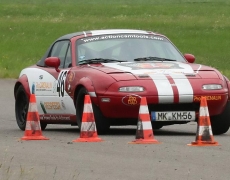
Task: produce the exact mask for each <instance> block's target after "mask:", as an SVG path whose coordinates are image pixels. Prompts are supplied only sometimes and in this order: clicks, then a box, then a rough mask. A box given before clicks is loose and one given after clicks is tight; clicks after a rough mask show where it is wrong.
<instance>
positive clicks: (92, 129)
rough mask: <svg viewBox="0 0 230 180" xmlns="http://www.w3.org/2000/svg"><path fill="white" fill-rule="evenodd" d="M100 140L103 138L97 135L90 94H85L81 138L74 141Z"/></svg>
mask: <svg viewBox="0 0 230 180" xmlns="http://www.w3.org/2000/svg"><path fill="white" fill-rule="evenodd" d="M100 141H102V139H101V138H99V137H98V135H97V128H96V124H95V119H94V114H93V108H92V103H91V100H90V96H89V95H85V100H84V110H83V115H82V124H81V132H80V138H78V139H75V140H73V142H100Z"/></svg>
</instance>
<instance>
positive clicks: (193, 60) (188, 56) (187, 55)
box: [184, 54, 195, 63]
mask: <svg viewBox="0 0 230 180" xmlns="http://www.w3.org/2000/svg"><path fill="white" fill-rule="evenodd" d="M184 57H185V59H186V60H187V61H188V62H189V63H194V62H195V56H193V55H192V54H184Z"/></svg>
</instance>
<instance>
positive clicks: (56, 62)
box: [45, 57, 61, 72]
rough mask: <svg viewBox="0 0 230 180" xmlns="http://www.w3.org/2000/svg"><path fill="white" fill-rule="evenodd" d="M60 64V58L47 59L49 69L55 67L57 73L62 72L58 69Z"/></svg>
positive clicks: (46, 63)
mask: <svg viewBox="0 0 230 180" xmlns="http://www.w3.org/2000/svg"><path fill="white" fill-rule="evenodd" d="M60 63H61V61H60V59H59V58H58V57H48V58H46V59H45V65H46V66H49V67H54V68H55V69H56V71H57V72H60V69H58V67H59V66H60Z"/></svg>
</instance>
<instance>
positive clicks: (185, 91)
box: [170, 73, 193, 103]
mask: <svg viewBox="0 0 230 180" xmlns="http://www.w3.org/2000/svg"><path fill="white" fill-rule="evenodd" d="M170 76H171V77H172V78H173V80H174V82H175V85H176V87H177V89H178V93H179V102H180V103H186V102H193V88H192V86H191V84H190V82H189V80H188V79H187V77H186V76H185V75H184V74H179V73H178V74H170Z"/></svg>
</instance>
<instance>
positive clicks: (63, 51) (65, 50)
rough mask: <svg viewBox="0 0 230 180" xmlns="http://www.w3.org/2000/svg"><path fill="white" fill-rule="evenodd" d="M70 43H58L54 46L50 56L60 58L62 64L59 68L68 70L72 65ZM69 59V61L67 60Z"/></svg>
mask: <svg viewBox="0 0 230 180" xmlns="http://www.w3.org/2000/svg"><path fill="white" fill-rule="evenodd" d="M69 46H70V42H69V41H58V42H56V43H55V44H54V46H53V48H52V50H51V52H50V56H53V57H59V58H60V60H61V64H60V66H59V68H67V67H69V64H70V63H71V57H70V47H69ZM67 58H68V60H67Z"/></svg>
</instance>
